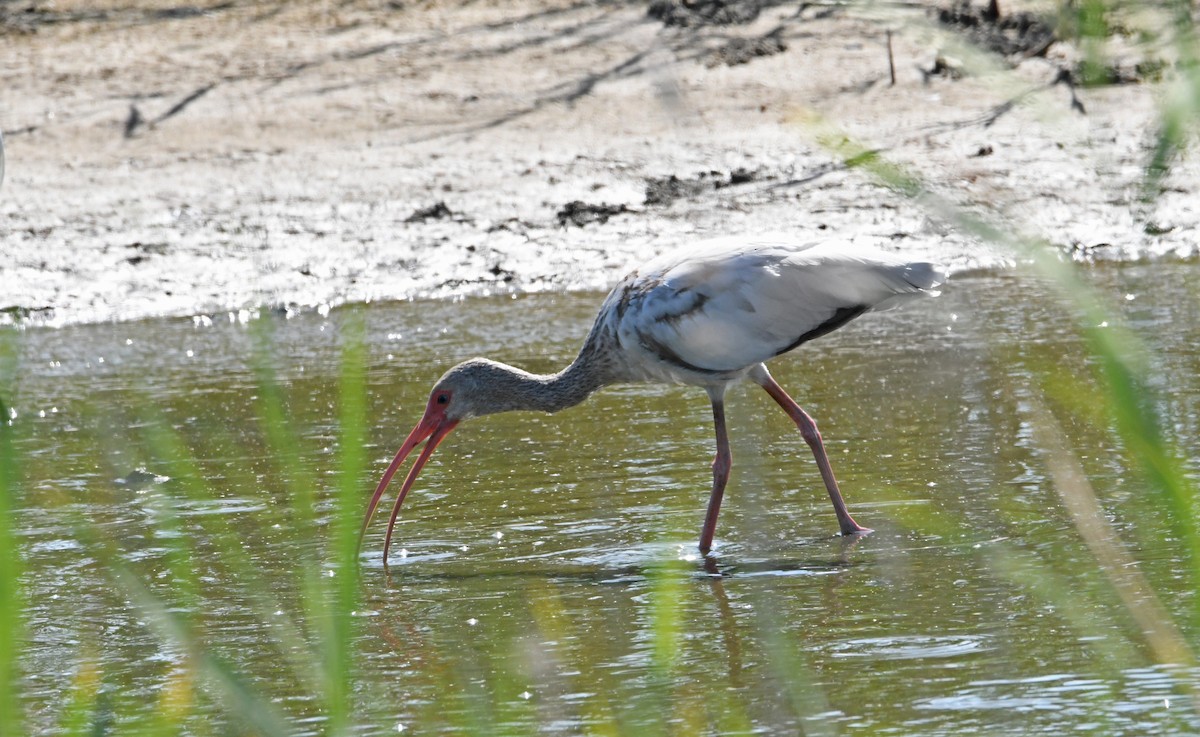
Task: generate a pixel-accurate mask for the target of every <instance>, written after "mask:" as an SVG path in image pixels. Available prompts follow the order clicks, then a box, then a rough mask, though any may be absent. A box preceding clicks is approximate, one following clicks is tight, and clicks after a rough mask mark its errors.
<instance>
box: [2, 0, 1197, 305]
mask: <svg viewBox="0 0 1200 737" xmlns="http://www.w3.org/2000/svg"><path fill="white" fill-rule="evenodd" d="M949 7H950V6H945V7H942V6H935V5H933V4H928V5H924V6H922V5H910V6H903V7H895V6H889V7H888V8H884V7H882V6H875V5H871V6H868V5H836V4H832V5H831V4H820V5H818V4H809V3H804V4H798V3H778V4H776V3H734V2H725V3H721V2H710V3H687V4H684V3H671V2H665V3H664V2H656V3H652V4H647V3H632V2H630V3H621V2H578V3H570V2H520V1H518V2H503V3H467V2H464V3H450V2H423V3H421V2H413V3H408V2H405V3H398V2H390V3H389V2H368V1H366V0H363V1H361V2H351V3H342V2H332V0H330V1H328V2H323V1H320V0H312V1H309V0H304V1H303V2H249V1H245V2H239V1H237V0H234V1H232V2H230V1H223V2H200V3H197V4H195V5H188V6H179V5H167V4H166V3H163V2H159V1H158V0H137V1H135V2H132V3H128V2H127V3H121V4H117V3H104V2H83V1H82V0H79V1H78V2H74V1H71V0H59V1H58V2H55V3H53V4H51V3H43V2H30V3H28V4H24V5H22V7H19V8H18V7H17V6H16V5H13V4H5V5H0V34H2V35H3V36H4V44H5V49H6V51H5V54H4V55H3V57H2V58H0V76H2V81H3V86H4V89H5V90H6V91H7V94H6V95H5V98H4V106H3V108H2V109H0V129H2V130H3V132H4V135H5V141H6V146H7V173H6V179H5V182H4V185H3V189H0V239H2V243H3V246H2V248H0V274H2V275H3V281H4V291H3V294H2V295H0V310H2V312H0V320H3V321H6V322H16V323H20V324H40V323H45V324H66V323H78V322H88V321H103V320H126V319H136V318H141V317H148V316H157V315H195V314H218V313H221V314H223V313H228V312H234V313H236V312H237V311H238V310H241V309H249V310H252V309H256V308H262V307H266V308H281V309H305V308H311V307H313V306H319V305H337V304H342V303H346V302H363V301H374V300H396V299H411V298H423V297H450V296H466V295H476V294H492V293H496V292H507V291H514V292H523V291H544V290H567V289H570V290H578V289H602V288H604V287H605V286H607V285H608V284H610V283H611V282H612V281H614V280H615V279H616V278H618V277H619V276H620V274H621V273H622V271H623V269H624V268H625V267H626V266H627V265H628V264H629V263H631V262H634V261H637V260H640V259H642V258H645V257H648V256H650V255H652V254H653V253H656V252H658V251H661V250H664V249H666V248H669V247H673V246H675V245H677V244H680V243H682V242H685V241H688V240H691V239H698V238H703V237H706V236H710V235H723V234H729V233H737V232H746V233H757V232H780V231H782V232H788V233H791V234H793V235H795V236H797V237H800V238H813V239H818V238H829V237H837V238H843V239H846V240H850V241H856V242H865V243H872V244H875V245H878V246H881V247H883V248H887V249H896V250H903V251H905V252H908V253H912V254H914V255H917V256H921V257H934V258H938V259H941V260H943V261H945V262H946V263H948V264H949V265H950V266H951V267H952V269H954V270H957V271H962V270H969V269H978V268H994V267H1003V266H1005V265H1007V264H1010V263H1012V262H1013V259H1014V256H1013V254H1008V253H1001V252H997V251H995V250H994V249H992V248H989V247H987V246H985V245H982V244H979V243H976V242H974V241H973V240H972V239H971V238H970V237H969V236H968V235H966V234H962V233H958V232H956V231H955V230H954V228H953V227H951V226H950V225H948V224H947V223H945V222H943V221H941V220H939V219H938V218H937V217H935V216H931V215H930V214H929V213H928V212H927V211H926V210H925V209H923V208H922V207H921V206H920V205H919V204H918V203H915V202H913V201H911V200H910V199H908V198H906V197H905V196H904V195H902V194H900V193H898V192H895V191H893V190H892V189H889V188H888V187H887V186H884V185H883V184H880V183H879V182H877V181H876V180H875V179H873V178H872V176H871V175H870V173H868V172H865V171H863V170H861V169H860V168H855V167H848V166H846V165H845V164H844V163H843V162H842V161H841V160H840V159H839V157H838V156H837V155H836V154H835V152H834V151H832V150H831V149H830V141H829V138H828V133H829V130H828V129H825V132H824V133H821V132H819V131H818V130H817V129H816V127H815V126H814V123H813V121H814V120H818V119H819V120H822V121H826V122H828V123H830V124H832V125H833V126H835V128H836V130H837V131H839V133H838V135H840V136H842V138H841V140H851V141H855V142H861V144H862V145H863V146H866V147H868V148H870V149H872V150H874V151H878V152H879V153H880V154H881V155H883V156H885V157H886V158H887V159H888V160H889V161H892V162H896V163H898V164H901V165H903V166H905V167H908V169H909V170H910V171H912V172H914V173H916V174H918V175H919V176H920V177H922V178H923V180H924V181H926V182H928V184H929V185H930V186H931V187H932V188H933V189H934V191H936V192H937V193H938V194H939V195H940V196H943V197H945V198H947V199H948V200H950V201H953V202H956V203H960V204H961V205H963V206H966V207H970V208H974V209H976V210H978V211H980V212H982V213H985V214H986V215H987V216H988V217H991V218H993V219H995V220H996V221H997V222H1000V223H1002V224H1006V226H1011V227H1013V228H1019V229H1020V230H1021V231H1023V232H1025V233H1027V234H1029V235H1031V236H1034V237H1038V238H1041V239H1044V240H1045V241H1047V242H1049V243H1050V244H1053V246H1055V247H1058V248H1061V249H1062V250H1063V251H1064V252H1065V253H1070V254H1072V255H1074V256H1077V257H1080V258H1088V259H1091V258H1113V259H1135V258H1147V257H1151V258H1161V257H1194V256H1195V255H1196V253H1197V248H1198V247H1197V242H1196V238H1195V233H1196V226H1197V222H1198V220H1200V204H1198V202H1200V200H1197V198H1196V197H1195V192H1196V190H1197V186H1196V185H1197V179H1198V178H1200V177H1198V172H1197V168H1196V166H1195V161H1194V159H1192V158H1187V155H1186V154H1185V158H1184V159H1183V160H1180V161H1177V162H1176V165H1175V166H1174V168H1173V169H1172V171H1171V172H1170V174H1169V175H1168V176H1167V178H1166V179H1165V180H1164V182H1163V192H1162V193H1161V195H1160V196H1158V197H1157V199H1155V200H1154V201H1153V203H1152V204H1150V205H1144V204H1141V203H1140V201H1139V196H1140V193H1141V191H1142V183H1143V178H1144V172H1145V167H1146V163H1147V161H1148V160H1149V155H1150V153H1149V152H1150V150H1151V147H1152V146H1153V144H1154V136H1155V132H1156V125H1157V123H1156V121H1157V116H1158V112H1157V111H1158V104H1159V98H1160V97H1161V96H1162V95H1163V87H1164V85H1165V84H1168V83H1169V77H1170V74H1169V71H1170V70H1169V67H1167V69H1166V71H1167V73H1166V74H1163V73H1162V72H1163V67H1162V66H1155V65H1154V63H1150V64H1148V65H1147V63H1146V62H1145V60H1144V59H1141V57H1139V59H1140V60H1139V61H1137V62H1136V63H1135V62H1130V63H1129V64H1128V65H1126V66H1125V67H1120V69H1117V67H1114V69H1117V72H1119V71H1120V70H1121V69H1124V70H1126V72H1127V74H1126V75H1125V76H1124V77H1122V76H1120V74H1117V72H1114V74H1116V76H1115V77H1114V81H1116V82H1121V83H1119V84H1111V85H1106V86H1102V87H1094V88H1087V89H1083V88H1080V87H1079V86H1078V85H1076V84H1073V83H1072V80H1071V77H1070V73H1071V70H1072V69H1074V68H1075V65H1076V64H1077V62H1078V59H1077V57H1078V54H1077V52H1076V51H1075V50H1074V49H1073V48H1072V47H1071V46H1070V44H1068V43H1065V42H1059V41H1055V40H1053V39H1051V40H1050V41H1049V42H1047V41H1046V38H1045V37H1044V35H1038V33H1037V31H1038V30H1039V29H1038V28H1037V27H1035V26H1033V25H1031V24H1030V23H1025V24H1024V25H1022V23H1021V22H1016V23H1014V24H1012V27H1005V26H1003V24H1000V23H997V24H995V26H996V27H995V28H994V29H993V30H992V31H991V33H993V34H994V33H999V34H1001V36H1002V37H1004V38H1007V39H1008V41H996V40H995V39H994V38H993V40H992V41H987V40H986V38H988V36H987V33H988V32H982V31H979V30H977V29H975V28H974V26H976V25H978V24H977V23H976V22H975V21H972V20H970V18H971V14H972V13H975V14H977V15H978V14H979V13H980V11H979V9H977V8H976V9H972V8H971V7H970V6H958V7H957V9H955V8H950V10H946V8H949ZM709 11H711V14H710V15H705V14H704V13H707V12H709ZM725 11H728V12H725ZM743 11H745V12H743ZM722 12H725V15H721V13H722ZM688 13H691V14H692V15H691V16H689V15H688ZM692 16H695V17H692ZM1014 17H1016V16H1014ZM888 31H891V47H892V60H893V64H892V66H893V68H894V75H895V82H894V83H892V79H891V72H890V71H889V65H888V53H887V48H888ZM980 33H983V34H984V35H983V36H978V34H980ZM1004 34H1007V36H1004ZM973 38H974V39H976V40H978V39H979V38H984V39H985V40H983V41H979V43H982V44H983V45H985V46H989V45H990V44H992V43H995V44H999V46H998V47H997V48H998V51H992V52H989V54H990V55H987V54H985V55H981V56H979V57H975V56H973V55H971V54H970V53H968V52H967V51H965V50H964V49H967V48H969V44H968V40H969V39H973ZM1010 41H1011V42H1012V43H1014V44H1016V46H1015V47H1012V48H1009V47H1006V46H1004V45H1003V44H1004V43H1008V42H1010ZM1022 44H1024V45H1022ZM1151 61H1153V60H1151ZM1139 65H1140V66H1139ZM1130 70H1131V71H1130ZM1139 75H1140V76H1139ZM1163 79H1166V80H1167V81H1160V80H1163Z"/></svg>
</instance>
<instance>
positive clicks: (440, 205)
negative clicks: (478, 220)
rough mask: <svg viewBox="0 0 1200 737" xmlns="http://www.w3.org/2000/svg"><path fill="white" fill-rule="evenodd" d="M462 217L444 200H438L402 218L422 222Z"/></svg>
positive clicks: (409, 221)
mask: <svg viewBox="0 0 1200 737" xmlns="http://www.w3.org/2000/svg"><path fill="white" fill-rule="evenodd" d="M458 219H462V217H461V216H460V215H458V214H457V213H455V212H454V211H453V210H451V209H450V207H449V206H448V205H447V204H446V203H445V202H444V201H441V200H439V201H438V202H435V203H433V204H432V205H430V206H429V207H422V208H419V209H417V210H414V211H413V213H412V214H411V215H409V216H408V217H406V218H404V222H406V223H424V222H428V221H430V220H458Z"/></svg>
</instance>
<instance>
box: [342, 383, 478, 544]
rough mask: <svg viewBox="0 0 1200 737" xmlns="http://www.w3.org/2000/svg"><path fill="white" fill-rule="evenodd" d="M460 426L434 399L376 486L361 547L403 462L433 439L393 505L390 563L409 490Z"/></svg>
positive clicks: (387, 540) (360, 536)
mask: <svg viewBox="0 0 1200 737" xmlns="http://www.w3.org/2000/svg"><path fill="white" fill-rule="evenodd" d="M457 425H458V420H454V419H450V418H448V417H446V414H445V411H444V410H443V409H442V408H441V407H435V406H434V404H433V402H432V401H431V402H430V405H429V407H427V408H426V410H425V416H424V417H422V418H421V421H420V422H418V423H417V426H416V427H414V428H413V430H412V432H411V433H409V434H408V437H407V438H405V440H404V444H403V445H401V446H400V450H399V451H397V452H396V457H395V458H393V459H392V462H391V464H390V465H389V466H388V467H387V470H386V471H384V473H383V478H382V479H380V480H379V485H378V486H376V487H375V493H374V494H373V495H372V496H371V503H370V505H368V506H367V514H366V517H364V518H363V524H362V529H361V530H360V531H359V533H358V544H359V546H360V547H361V546H362V540H363V536H364V535H366V532H367V527H368V526H369V525H370V524H371V518H372V517H374V516H375V510H376V508H378V506H379V500H380V499H382V498H383V492H384V490H385V489H387V486H388V484H389V483H390V482H391V480H392V477H393V476H395V475H396V471H397V470H399V468H400V466H401V465H403V463H404V461H405V459H407V458H408V456H409V454H411V453H412V452H413V450H414V449H415V448H416V447H417V446H418V445H420V444H421V441H423V440H425V439H426V438H429V442H427V443H426V444H425V448H424V449H423V450H422V451H421V455H419V456H417V460H416V462H415V463H413V467H412V468H411V469H409V472H408V476H406V477H405V478H404V485H403V486H401V487H400V494H399V495H398V496H397V497H396V503H395V504H393V505H392V516H391V517H390V518H389V519H388V528H387V536H386V537H384V540H383V565H384V566H387V560H388V549H389V548H390V547H391V545H392V529H393V528H394V527H395V525H396V518H397V517H398V516H399V515H400V505H401V504H403V503H404V497H405V496H407V495H408V490H409V489H411V488H412V485H413V483H414V482H415V481H416V480H417V475H418V474H420V473H421V469H422V468H423V467H424V466H425V463H426V461H428V460H429V457H430V456H431V455H433V451H434V449H435V448H437V446H438V443H440V442H442V439H443V438H445V437H446V436H447V435H449V434H450V431H451V430H453V429H454V428H455V426H457Z"/></svg>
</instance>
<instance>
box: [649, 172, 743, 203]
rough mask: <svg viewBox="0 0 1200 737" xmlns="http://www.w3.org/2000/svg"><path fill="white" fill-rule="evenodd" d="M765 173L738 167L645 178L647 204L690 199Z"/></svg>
mask: <svg viewBox="0 0 1200 737" xmlns="http://www.w3.org/2000/svg"><path fill="white" fill-rule="evenodd" d="M765 176H766V175H764V174H763V172H762V171H760V170H751V169H744V168H738V169H733V170H731V171H730V172H728V173H726V172H721V171H705V172H700V173H699V174H697V175H696V176H694V177H688V178H686V179H681V178H679V177H677V176H675V175H674V174H672V175H670V176H668V177H654V178H651V179H648V180H646V200H645V204H646V205H647V206H652V207H653V206H660V207H662V206H666V205H669V204H671V203H672V202H674V201H675V200H679V199H691V198H693V197H698V196H699V195H701V194H703V193H705V192H710V191H713V190H717V189H725V188H726V187H733V186H736V185H739V184H747V183H749V182H754V181H758V180H760V179H764V178H765Z"/></svg>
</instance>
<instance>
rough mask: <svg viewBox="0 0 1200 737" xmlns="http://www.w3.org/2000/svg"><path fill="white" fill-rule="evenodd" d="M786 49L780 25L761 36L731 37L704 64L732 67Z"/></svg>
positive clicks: (711, 53) (711, 52) (705, 59)
mask: <svg viewBox="0 0 1200 737" xmlns="http://www.w3.org/2000/svg"><path fill="white" fill-rule="evenodd" d="M784 51H787V44H786V43H784V41H783V27H782V26H780V27H779V28H776V29H775V30H774V31H771V32H770V33H768V34H766V35H765V36H761V37H759V38H735V39H731V40H730V41H729V42H728V43H726V44H724V45H722V46H721V47H719V48H716V49H713V50H712V51H710V52H709V53H708V55H707V56H706V57H705V58H704V66H706V67H709V68H710V69H711V68H712V67H718V66H722V65H724V66H727V67H732V66H737V65H738V64H748V63H750V62H751V61H754V60H755V59H757V58H759V57H763V56H773V55H775V54H782V53H783V52H784Z"/></svg>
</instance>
